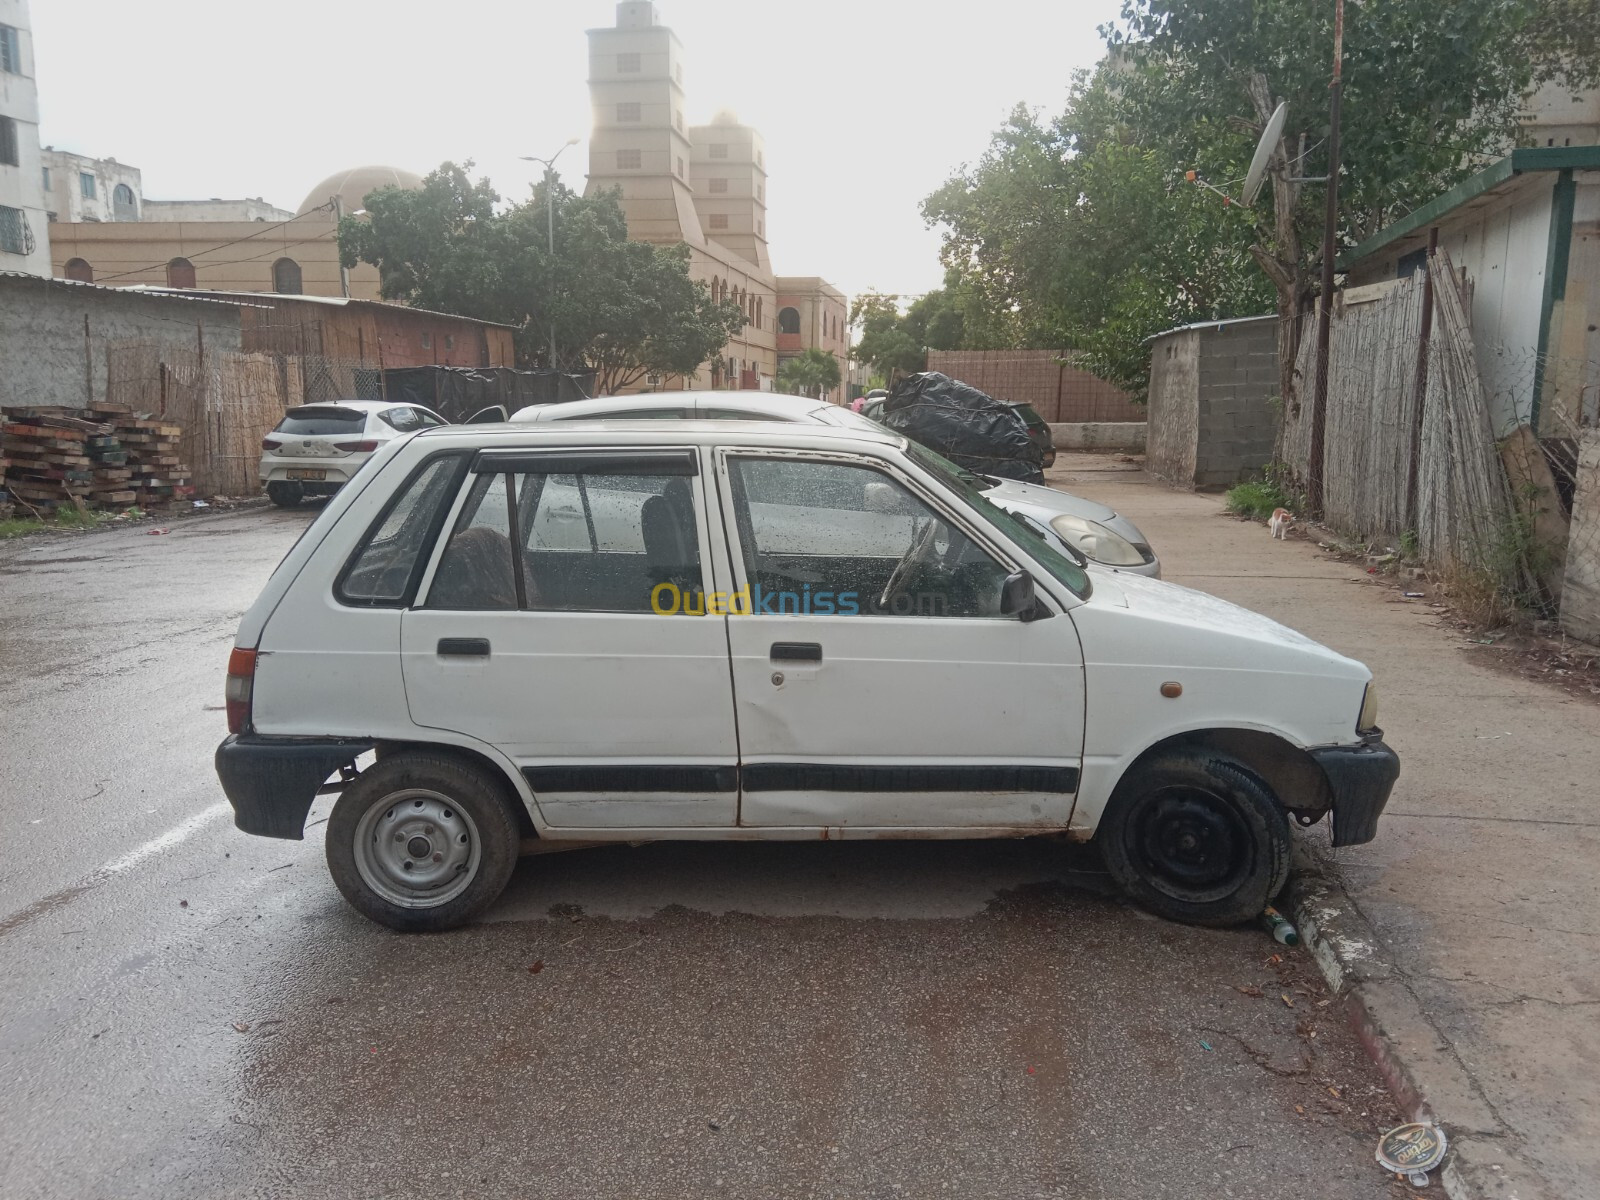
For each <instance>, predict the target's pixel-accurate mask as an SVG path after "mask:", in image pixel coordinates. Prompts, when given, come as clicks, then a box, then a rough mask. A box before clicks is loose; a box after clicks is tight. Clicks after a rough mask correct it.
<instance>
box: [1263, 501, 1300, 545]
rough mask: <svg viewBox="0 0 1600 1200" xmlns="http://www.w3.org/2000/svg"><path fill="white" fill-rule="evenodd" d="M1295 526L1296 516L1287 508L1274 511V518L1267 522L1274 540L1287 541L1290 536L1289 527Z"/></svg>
mask: <svg viewBox="0 0 1600 1200" xmlns="http://www.w3.org/2000/svg"><path fill="white" fill-rule="evenodd" d="M1292 524H1294V514H1293V513H1292V512H1290V511H1289V510H1288V509H1287V508H1275V509H1273V510H1272V518H1271V520H1269V521H1268V522H1267V527H1268V528H1269V529H1271V530H1272V536H1273V537H1274V538H1280V539H1286V538H1287V537H1288V536H1289V526H1290V525H1292Z"/></svg>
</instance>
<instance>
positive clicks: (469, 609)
mask: <svg viewBox="0 0 1600 1200" xmlns="http://www.w3.org/2000/svg"><path fill="white" fill-rule="evenodd" d="M703 482H704V481H703V476H702V473H701V470H700V457H699V452H698V451H697V450H696V449H694V448H689V447H686V448H682V449H667V450H640V451H592V452H591V451H545V452H533V453H521V452H519V453H497V454H492V455H491V454H487V453H482V454H479V455H478V457H477V459H476V460H475V461H474V464H473V472H472V474H471V475H470V476H469V477H468V480H467V482H466V484H465V485H464V486H463V488H462V493H461V495H460V497H459V498H458V500H457V503H456V506H455V510H454V513H453V516H452V518H451V523H450V524H449V525H448V526H447V528H448V530H449V534H448V536H447V537H444V538H441V539H440V543H441V544H440V547H439V549H438V550H437V551H436V552H435V555H434V562H433V564H432V566H431V567H430V571H429V576H428V578H427V580H426V581H425V583H424V590H423V592H422V600H421V601H420V603H419V605H418V606H417V607H416V608H413V609H411V610H409V611H408V612H406V613H405V615H404V618H403V619H402V623H401V657H402V661H403V664H404V672H405V686H406V699H407V703H408V705H409V707H410V711H411V716H412V720H413V721H415V722H416V723H417V724H418V725H422V726H431V727H434V728H439V729H449V730H454V731H456V732H459V733H463V734H466V735H468V736H470V737H473V738H476V739H479V740H481V741H484V742H487V743H489V744H491V745H493V746H496V747H497V748H499V749H500V750H501V751H503V752H504V753H505V754H506V755H508V756H509V757H510V758H511V759H512V760H513V761H514V762H515V763H516V764H517V766H518V767H519V768H520V769H521V770H522V772H523V773H524V775H525V776H526V777H527V779H528V782H529V784H530V786H531V787H532V789H533V791H534V795H535V797H536V799H537V801H538V804H539V809H540V812H541V813H542V815H543V816H544V818H545V820H547V821H548V822H549V823H550V824H551V825H556V826H561V827H567V828H607V829H616V828H639V829H667V828H682V827H713V828H714V827H725V826H729V825H732V824H733V823H734V820H735V814H736V806H737V799H738V780H737V765H738V755H737V749H736V742H735V737H734V724H733V703H732V689H731V685H730V682H729V679H728V644H727V634H726V632H725V619H724V618H722V617H720V616H717V615H706V611H705V610H706V604H705V595H706V593H707V592H708V591H712V590H714V586H715V583H714V580H713V579H712V572H711V568H710V557H711V556H709V555H707V554H705V553H704V552H703V547H705V546H706V545H707V544H708V535H707V507H706V502H705V496H704V489H703ZM721 586H723V587H724V588H725V587H726V586H727V585H726V583H724V584H722V585H721Z"/></svg>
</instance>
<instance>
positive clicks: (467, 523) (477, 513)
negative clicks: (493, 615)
mask: <svg viewBox="0 0 1600 1200" xmlns="http://www.w3.org/2000/svg"><path fill="white" fill-rule="evenodd" d="M514 480H515V476H510V475H474V476H471V477H469V479H468V485H467V486H468V491H467V500H466V503H465V504H464V505H462V508H461V515H460V516H459V517H458V518H457V519H456V525H455V529H454V530H453V531H452V532H451V534H450V540H449V541H447V542H446V543H445V547H444V553H443V554H441V555H440V556H439V566H438V567H437V568H436V569H435V570H434V573H433V584H432V586H431V587H429V589H428V603H427V605H426V607H428V608H452V609H477V610H484V609H488V610H496V609H515V608H517V607H518V606H519V604H518V599H517V584H516V564H515V555H514V554H513V552H512V548H511V506H510V501H509V499H508V497H509V496H510V495H511V494H512V488H513V487H514V486H515V485H514V482H513V481H514Z"/></svg>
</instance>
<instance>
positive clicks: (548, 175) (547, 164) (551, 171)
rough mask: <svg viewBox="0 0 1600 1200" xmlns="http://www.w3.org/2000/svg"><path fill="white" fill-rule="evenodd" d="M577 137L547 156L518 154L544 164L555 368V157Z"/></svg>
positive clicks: (525, 159) (552, 366)
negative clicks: (538, 156)
mask: <svg viewBox="0 0 1600 1200" xmlns="http://www.w3.org/2000/svg"><path fill="white" fill-rule="evenodd" d="M577 144H578V139H577V138H568V139H567V140H566V143H565V144H564V145H563V146H562V147H561V149H560V150H557V151H556V152H555V153H554V154H552V155H551V156H550V157H549V158H537V157H535V156H534V155H531V154H523V155H519V157H520V158H521V159H522V161H523V162H536V163H543V164H544V211H545V216H546V217H547V218H549V220H548V225H549V229H550V369H551V370H552V371H553V370H555V369H556V306H555V298H556V274H555V265H556V191H555V188H556V159H558V158H560V157H561V154H562V151H564V150H566V149H567V147H568V146H576V145H577Z"/></svg>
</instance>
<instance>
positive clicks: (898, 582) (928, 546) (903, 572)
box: [878, 517, 939, 608]
mask: <svg viewBox="0 0 1600 1200" xmlns="http://www.w3.org/2000/svg"><path fill="white" fill-rule="evenodd" d="M938 528H939V522H938V521H936V520H934V519H933V518H931V517H930V518H929V519H928V524H927V526H926V527H925V528H924V529H923V531H922V532H921V533H919V534H917V535H916V537H915V539H914V540H913V541H912V543H911V549H909V550H907V551H906V554H905V557H904V558H902V559H901V560H900V561H899V562H898V563H896V564H895V568H894V572H893V573H892V574H891V575H890V576H889V582H888V583H886V584H884V585H883V592H882V594H881V595H879V597H878V607H879V608H888V607H889V601H891V600H893V599H894V598H895V596H897V595H898V594H899V592H900V589H901V587H903V586H904V584H905V582H906V580H907V579H909V578H910V577H911V572H912V571H914V570H916V569H917V568H918V567H920V566H921V565H922V564H923V563H924V562H925V561H926V560H927V558H928V552H929V551H930V550H932V549H933V538H934V534H935V532H936V531H937V530H938Z"/></svg>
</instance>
